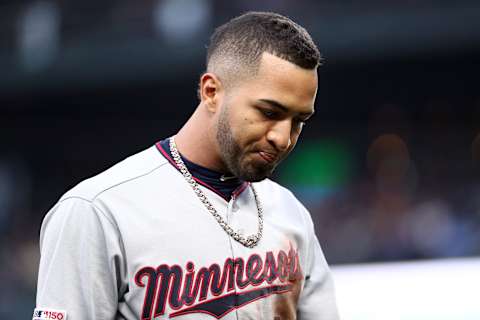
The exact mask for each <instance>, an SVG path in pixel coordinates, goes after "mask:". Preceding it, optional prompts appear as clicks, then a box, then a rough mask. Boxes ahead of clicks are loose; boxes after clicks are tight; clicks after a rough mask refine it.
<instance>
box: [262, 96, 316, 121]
mask: <svg viewBox="0 0 480 320" xmlns="http://www.w3.org/2000/svg"><path fill="white" fill-rule="evenodd" d="M258 101H261V102H264V103H266V104H268V105H270V106H272V107H274V108H277V109H280V110H282V111H283V112H285V113H287V112H289V111H290V110H291V108H289V107H287V106H285V105H283V104H281V103H280V102H278V101H275V100H270V99H259V100H258ZM314 113H315V111H313V112H299V113H298V114H299V115H301V116H304V117H310V116H312V115H313V114H314Z"/></svg>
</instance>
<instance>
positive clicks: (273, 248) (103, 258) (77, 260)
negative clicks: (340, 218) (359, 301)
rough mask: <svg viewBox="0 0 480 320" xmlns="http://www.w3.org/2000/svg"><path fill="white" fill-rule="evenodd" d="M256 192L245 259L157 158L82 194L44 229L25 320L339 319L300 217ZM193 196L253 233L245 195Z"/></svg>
mask: <svg viewBox="0 0 480 320" xmlns="http://www.w3.org/2000/svg"><path fill="white" fill-rule="evenodd" d="M254 186H255V188H256V190H257V192H258V195H259V199H260V201H261V203H262V206H263V212H264V232H263V238H262V239H261V240H260V242H259V243H258V244H257V246H255V247H254V248H247V247H245V246H243V245H241V244H240V243H238V242H237V241H235V240H234V239H232V238H231V237H230V236H228V235H227V234H226V232H225V231H224V230H223V229H222V228H221V227H220V226H219V225H218V223H217V221H216V220H215V219H214V218H213V217H212V216H211V214H210V213H209V212H208V211H207V210H206V208H205V207H204V205H203V204H202V203H201V202H200V201H199V199H198V198H197V196H196V195H195V194H194V192H193V191H192V189H191V187H190V186H189V184H188V183H187V182H186V181H185V180H184V178H183V176H182V175H181V174H180V173H179V172H178V171H177V169H176V168H174V167H173V165H172V164H171V163H170V162H168V161H167V159H166V158H165V157H164V156H162V155H161V154H160V153H159V152H158V150H157V149H156V148H155V147H151V148H149V149H147V150H145V151H143V152H141V153H139V154H136V155H134V156H132V157H130V158H128V159H126V160H124V161H122V162H120V163H119V164H117V165H115V166H114V167H112V168H110V169H109V170H107V171H105V172H103V173H101V174H99V175H97V176H95V177H93V178H91V179H88V180H85V181H84V182H82V183H80V184H79V185H77V186H76V187H74V188H73V189H72V190H70V191H69V192H67V193H66V194H65V195H64V196H63V197H62V198H61V199H60V200H59V202H58V203H57V204H56V205H55V206H54V207H53V208H52V209H51V210H50V211H49V213H48V214H47V216H46V217H45V219H44V221H43V224H42V229H41V234H40V247H41V260H40V268H39V277H38V289H37V290H38V291H37V309H36V316H37V317H35V315H34V319H54V318H53V316H52V317H47V316H45V315H52V314H54V315H56V316H55V319H59V318H60V316H59V315H61V317H62V318H64V319H68V320H85V319H92V320H93V319H95V320H99V319H132V320H133V319H170V318H172V319H178V320H187V319H197V320H198V319H228V320H230V319H232V320H233V319H255V320H259V319H268V320H272V319H282V320H283V319H295V318H299V319H311V320H314V319H315V320H316V319H323V320H333V319H338V314H337V309H336V305H335V299H334V293H333V285H332V280H331V276H330V272H329V269H328V266H327V263H326V261H325V259H324V256H323V253H322V251H321V249H320V246H319V243H318V240H317V239H316V237H315V234H314V230H313V224H312V221H311V218H310V215H309V214H308V212H307V211H306V209H305V208H304V207H303V206H302V205H301V204H300V202H299V201H298V200H297V199H296V198H295V197H294V196H293V195H292V194H291V193H290V192H289V191H288V190H286V189H285V188H283V187H281V186H279V185H278V184H276V183H275V182H272V181H271V180H268V179H266V180H264V181H262V182H258V183H254ZM201 188H202V190H203V192H204V193H205V194H206V196H207V197H208V199H209V200H210V202H211V203H212V204H213V206H214V207H215V208H216V209H217V211H218V212H219V213H220V214H221V215H222V217H223V218H224V219H225V220H226V221H227V222H228V224H229V225H231V226H232V227H233V228H234V229H235V230H241V231H242V232H244V233H245V234H253V233H255V232H256V231H257V226H258V217H257V207H256V204H255V200H254V196H253V192H252V191H251V188H250V187H247V188H245V189H244V190H243V191H242V192H241V193H240V194H238V196H236V197H234V198H232V199H231V200H230V201H225V199H223V198H222V197H220V196H219V195H217V194H216V193H215V192H212V191H211V190H210V189H208V188H204V187H201ZM52 310H53V311H52ZM52 312H53V313H52ZM57 312H58V313H57Z"/></svg>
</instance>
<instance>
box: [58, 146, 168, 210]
mask: <svg viewBox="0 0 480 320" xmlns="http://www.w3.org/2000/svg"><path fill="white" fill-rule="evenodd" d="M167 163H168V162H167V160H166V159H165V158H164V157H163V156H162V155H161V154H160V153H159V152H158V150H157V148H156V147H155V146H152V147H150V148H148V149H146V150H143V151H141V152H139V153H137V154H134V155H132V156H130V157H128V158H126V159H124V160H123V161H121V162H119V163H117V164H115V165H114V166H112V167H111V168H109V169H107V170H105V171H103V172H101V173H100V174H98V175H96V176H94V177H91V178H89V179H86V180H84V181H82V182H80V183H79V184H78V185H76V186H75V187H73V188H72V189H70V190H69V191H68V192H66V193H65V194H64V195H63V196H62V197H61V198H60V202H62V201H64V200H66V199H69V198H80V199H84V200H86V201H89V202H93V201H94V200H95V198H97V197H98V196H99V195H100V194H102V193H104V192H108V191H109V190H112V189H115V188H116V187H119V186H123V185H125V184H130V183H133V182H134V181H136V180H138V179H142V178H143V177H147V176H149V175H151V174H152V173H154V172H155V171H157V170H158V169H160V168H161V167H163V166H165V165H166V164H167Z"/></svg>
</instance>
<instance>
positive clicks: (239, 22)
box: [207, 12, 321, 70]
mask: <svg viewBox="0 0 480 320" xmlns="http://www.w3.org/2000/svg"><path fill="white" fill-rule="evenodd" d="M263 52H268V53H271V54H273V55H275V56H277V57H279V58H282V59H284V60H287V61H289V62H292V63H293V64H295V65H297V66H299V67H302V68H304V69H314V68H316V67H318V66H319V65H320V62H321V55H320V52H319V50H318V48H317V46H316V45H315V43H314V42H313V40H312V37H311V36H310V35H309V34H308V32H307V31H306V30H305V29H304V28H303V27H301V26H300V25H298V24H296V23H295V22H293V21H292V20H290V19H289V18H287V17H285V16H282V15H280V14H277V13H272V12H247V13H245V14H243V15H241V16H238V17H236V18H233V19H232V20H230V21H228V22H227V23H225V24H223V25H221V26H220V27H218V28H217V29H216V30H215V32H214V33H213V34H212V36H211V38H210V45H209V46H208V51H207V70H208V69H209V67H210V64H211V63H212V61H217V60H218V59H227V60H232V59H233V60H237V61H238V62H241V63H243V64H246V65H249V66H253V67H258V65H259V61H260V58H261V56H262V53H263Z"/></svg>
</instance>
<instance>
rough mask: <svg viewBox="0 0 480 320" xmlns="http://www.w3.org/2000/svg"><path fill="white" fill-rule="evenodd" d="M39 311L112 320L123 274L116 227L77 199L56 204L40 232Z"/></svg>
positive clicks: (89, 204) (82, 319)
mask: <svg viewBox="0 0 480 320" xmlns="http://www.w3.org/2000/svg"><path fill="white" fill-rule="evenodd" d="M40 254H41V257H40V266H39V275H38V286H37V301H36V303H37V306H36V308H37V310H38V309H43V310H49V309H54V310H62V311H65V312H66V314H67V319H68V320H85V319H92V320H94V319H114V318H115V314H116V312H117V304H118V297H119V292H120V291H121V290H122V287H124V284H123V282H124V281H123V280H122V279H124V277H123V274H124V273H125V267H124V258H123V255H122V245H121V241H120V237H119V232H118V229H117V228H116V227H115V225H114V224H113V223H112V221H111V219H110V218H107V216H106V215H104V213H103V212H101V211H100V210H99V209H98V208H97V207H96V206H94V204H93V203H92V202H90V201H88V200H84V199H81V198H67V199H65V200H63V201H61V202H59V203H58V204H57V205H56V206H55V207H53V208H52V210H50V212H49V213H48V214H47V216H46V217H45V219H44V221H43V224H42V228H41V231H40Z"/></svg>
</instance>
